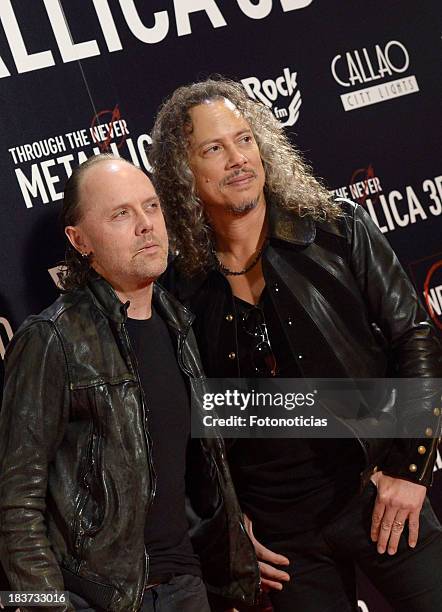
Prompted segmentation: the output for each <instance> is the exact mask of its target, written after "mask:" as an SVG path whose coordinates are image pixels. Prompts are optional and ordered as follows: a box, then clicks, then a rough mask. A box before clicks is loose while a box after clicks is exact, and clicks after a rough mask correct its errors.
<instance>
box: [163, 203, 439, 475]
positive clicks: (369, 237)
mask: <svg viewBox="0 0 442 612" xmlns="http://www.w3.org/2000/svg"><path fill="white" fill-rule="evenodd" d="M340 201H341V205H342V207H343V212H344V215H343V216H342V217H341V218H339V219H338V220H337V221H334V222H315V221H314V220H312V218H310V217H308V216H305V217H299V216H297V215H295V214H294V213H291V212H288V211H285V210H283V209H281V208H278V207H276V206H270V209H269V231H268V244H267V246H266V248H265V250H264V252H263V256H262V266H263V274H264V278H265V283H266V287H267V288H268V290H269V294H270V296H271V299H272V301H273V304H274V307H275V310H276V312H277V313H278V315H279V317H280V321H281V324H282V327H283V329H284V330H285V333H286V336H287V340H288V342H289V345H290V346H291V347H292V349H293V354H294V355H295V357H296V359H297V362H298V366H299V369H300V370H301V372H302V373H303V375H304V376H305V377H306V378H353V379H363V378H384V377H388V376H390V377H401V378H415V377H417V378H422V377H434V378H439V377H441V376H442V351H441V345H440V341H439V338H438V336H437V332H436V331H435V329H434V327H433V325H432V324H431V321H430V320H429V317H428V315H427V313H426V311H425V309H424V308H423V307H422V305H421V304H420V303H419V299H418V297H417V294H416V291H415V290H414V288H413V286H412V284H411V282H410V281H409V279H408V277H407V275H406V274H405V272H404V271H403V269H402V267H401V265H400V263H399V261H398V260H397V258H396V256H395V254H394V253H393V251H392V249H391V248H390V246H389V244H388V242H387V241H386V240H385V238H384V237H383V236H382V234H381V233H380V231H379V230H378V228H377V227H376V226H375V225H374V223H373V222H372V220H371V218H370V217H369V215H368V214H367V213H366V212H365V210H364V209H363V208H362V207H361V206H358V205H355V204H354V203H352V202H350V201H346V200H343V199H340ZM161 283H163V284H164V285H165V286H166V287H167V288H168V289H169V291H171V292H172V293H174V294H175V295H176V296H177V298H178V299H179V300H180V301H181V302H182V303H183V304H185V305H186V306H187V307H188V308H189V309H190V310H192V312H193V313H194V314H195V315H196V318H195V323H194V330H195V334H196V337H197V340H198V346H199V349H200V353H201V357H202V361H203V365H204V369H205V372H206V374H207V375H208V376H213V377H225V378H229V377H235V376H238V375H239V369H238V359H237V355H238V352H239V351H238V346H237V335H236V325H237V317H236V312H235V303H234V300H233V296H232V292H231V290H230V286H229V284H228V282H227V280H226V279H225V277H224V276H223V275H222V274H220V273H219V272H218V271H217V269H216V267H215V265H213V267H212V268H211V269H210V270H209V271H208V272H207V273H205V274H201V275H199V276H197V277H194V278H192V279H188V278H185V277H183V276H182V275H181V274H180V273H179V272H178V271H177V270H176V267H175V266H173V265H172V266H169V269H168V271H167V272H166V274H165V276H164V277H162V278H161ZM306 329H308V330H309V332H308V334H307V333H306V331H305V330H306ZM428 384H430V383H428ZM441 400H442V397H441V390H440V389H438V391H437V392H435V390H434V381H432V383H431V392H430V393H428V394H427V395H426V397H425V401H422V402H420V404H419V405H416V402H414V403H413V402H410V403H409V405H408V406H402V409H403V410H405V411H406V410H409V411H410V414H409V415H407V414H403V415H402V416H403V418H404V421H405V422H406V420H407V417H408V416H409V417H410V420H412V419H413V418H414V416H415V414H414V413H416V412H418V411H421V413H423V415H424V419H423V420H424V423H425V425H424V427H423V428H422V439H398V440H395V441H391V440H388V439H373V438H371V439H363V438H362V437H360V438H359V443H360V447H361V449H362V451H363V453H364V457H365V464H366V468H365V470H364V472H363V474H362V482H361V484H362V486H363V485H364V484H365V483H366V482H367V480H368V477H369V476H370V474H371V473H372V472H373V470H375V469H382V470H383V471H384V472H385V473H387V474H389V475H391V476H396V477H400V478H405V479H407V480H411V481H414V482H418V483H420V484H424V485H427V486H428V485H430V484H431V482H432V471H433V465H434V461H435V458H436V453H437V442H438V440H437V439H435V438H434V437H431V436H432V435H434V434H435V433H436V432H438V431H439V430H440V404H441ZM420 416H422V414H421V415H420ZM427 428H429V429H431V430H432V433H431V434H430V432H429V429H428V430H427ZM426 430H427V433H429V434H430V435H428V436H426V435H425V432H426ZM436 435H438V434H437V433H436ZM419 447H421V448H420V452H419V451H418V448H419ZM422 447H423V448H424V449H425V450H424V452H423V448H422Z"/></svg>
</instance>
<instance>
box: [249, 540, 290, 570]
mask: <svg viewBox="0 0 442 612" xmlns="http://www.w3.org/2000/svg"><path fill="white" fill-rule="evenodd" d="M254 547H255V552H256V556H257V557H258V559H259V560H260V561H269V562H270V563H274V564H275V565H290V561H289V560H288V559H287V557H284V555H279V554H278V553H275V552H273V551H272V550H270V549H269V548H266V547H265V546H263V545H262V544H260V543H259V542H258V540H255V541H254Z"/></svg>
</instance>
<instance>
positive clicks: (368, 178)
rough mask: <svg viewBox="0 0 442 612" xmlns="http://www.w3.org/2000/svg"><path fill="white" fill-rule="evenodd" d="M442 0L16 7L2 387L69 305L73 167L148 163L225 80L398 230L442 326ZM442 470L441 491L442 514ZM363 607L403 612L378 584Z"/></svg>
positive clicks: (318, 167)
mask: <svg viewBox="0 0 442 612" xmlns="http://www.w3.org/2000/svg"><path fill="white" fill-rule="evenodd" d="M441 12H442V11H441V3H440V0H425V1H423V2H419V3H416V2H414V1H413V0H390V2H388V6H386V3H385V2H384V1H383V0H372V1H371V2H369V3H367V2H365V1H364V0H353V2H346V3H343V2H338V1H337V0H335V1H333V0H224V1H221V0H151V1H150V2H146V1H145V0H82V2H78V1H75V0H33V1H32V2H30V1H29V0H1V1H0V22H1V26H0V129H1V135H2V142H1V145H0V161H1V166H0V167H1V172H0V189H1V194H2V209H1V219H2V221H1V229H0V231H1V240H0V249H1V259H0V261H1V268H0V394H1V382H2V378H3V368H2V365H3V364H2V360H3V357H4V352H5V346H6V344H7V342H8V340H9V339H10V338H11V337H12V335H13V333H14V332H15V330H16V329H17V327H18V326H19V325H20V324H21V322H22V321H23V320H24V318H25V317H26V316H28V315H29V314H31V313H35V312H38V311H40V310H41V309H42V308H44V307H45V306H46V305H48V304H49V303H50V302H52V301H53V300H54V299H55V297H56V296H57V293H58V289H57V286H56V280H57V275H56V272H57V265H58V264H59V262H60V260H61V259H62V258H63V252H64V245H63V236H62V232H61V229H60V228H59V227H58V213H59V209H60V202H61V199H62V197H63V185H64V183H65V180H66V178H67V177H68V176H69V175H70V173H71V171H72V169H73V168H74V167H76V166H77V165H78V164H80V163H82V162H83V161H84V160H85V159H87V158H88V157H90V156H92V155H94V154H97V153H99V152H101V151H112V152H114V153H116V154H119V155H121V156H123V157H125V158H127V159H129V160H132V161H133V162H134V163H135V164H137V165H139V166H140V167H142V168H145V169H149V164H148V160H147V156H146V152H145V151H146V147H148V145H149V143H150V136H149V134H150V130H151V128H152V125H153V120H154V116H155V113H156V110H157V108H158V106H159V105H160V103H161V102H162V101H163V100H164V99H165V97H167V96H168V95H169V94H171V92H172V91H173V90H174V89H175V88H176V87H177V86H178V85H181V84H184V83H189V82H192V81H195V80H198V79H201V78H205V77H207V76H209V75H213V74H222V75H225V76H227V77H231V78H234V79H239V80H241V81H242V83H243V85H244V87H245V89H246V91H247V92H248V94H249V95H250V96H251V97H252V98H255V99H257V100H260V101H261V102H262V103H264V104H265V105H266V106H268V107H269V108H271V109H272V112H273V113H274V114H275V116H276V117H277V118H278V119H279V121H280V122H281V123H282V124H283V125H284V126H285V129H286V130H287V132H288V133H289V135H290V137H291V138H292V139H293V142H294V143H296V145H297V146H298V147H299V149H300V150H301V151H302V152H303V153H304V155H305V156H306V158H307V159H308V160H309V161H310V162H311V164H312V166H313V168H314V171H315V173H316V174H317V175H318V176H321V177H323V179H324V181H325V182H326V184H327V186H328V187H329V189H330V190H331V191H333V192H334V193H336V194H337V195H340V196H345V197H349V198H352V199H353V200H355V201H357V202H359V203H360V204H362V205H363V206H365V207H366V209H367V211H368V212H369V214H370V215H371V217H372V218H373V220H374V221H375V223H376V224H377V225H378V226H379V228H380V230H381V231H382V232H383V233H384V234H385V235H386V237H387V239H388V240H389V241H390V243H391V244H392V246H393V248H394V249H395V251H396V252H397V254H398V256H399V258H400V260H401V262H402V263H403V265H404V267H405V269H406V270H407V272H408V273H409V274H410V277H411V279H412V280H413V282H414V283H415V286H416V288H417V291H418V293H419V296H420V297H421V299H422V301H423V303H424V304H425V305H426V306H427V308H428V311H429V313H430V315H431V317H432V319H433V321H434V323H435V325H437V326H438V328H439V329H442V245H441V241H440V238H441V219H442V168H441V163H440V160H441V155H440V147H439V144H440V131H438V130H437V126H438V124H439V120H440V87H441V78H440V74H441V56H440V42H441V39H440V19H441ZM441 467H442V462H441V460H440V457H439V459H438V464H437V466H436V471H437V473H436V474H435V484H434V487H433V490H432V496H433V500H434V503H435V507H436V511H437V512H438V513H439V515H440V516H441V515H442V479H441V476H440V474H439V473H438V470H439V469H440V468H441ZM360 605H361V610H363V611H365V612H366V611H369V612H373V611H376V612H384V611H386V610H388V606H387V605H386V604H384V603H383V602H382V601H381V600H380V599H379V596H378V594H377V593H375V591H374V590H373V589H372V587H371V586H370V585H368V583H367V582H366V580H365V579H364V580H363V582H362V583H361V604H360Z"/></svg>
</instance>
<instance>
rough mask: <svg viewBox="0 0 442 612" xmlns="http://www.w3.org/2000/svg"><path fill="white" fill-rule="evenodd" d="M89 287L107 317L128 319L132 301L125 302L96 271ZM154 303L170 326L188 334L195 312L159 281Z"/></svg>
mask: <svg viewBox="0 0 442 612" xmlns="http://www.w3.org/2000/svg"><path fill="white" fill-rule="evenodd" d="M88 289H89V291H90V292H91V294H92V299H93V301H94V303H95V305H96V306H97V308H98V309H99V310H101V311H102V312H103V313H104V314H105V315H106V316H107V317H109V318H110V319H112V320H113V321H115V322H116V323H120V324H121V323H124V322H125V321H126V319H127V310H128V308H129V305H130V301H129V300H128V301H127V302H126V303H125V304H123V303H122V302H121V301H120V299H119V298H118V296H117V294H116V293H115V290H114V289H113V287H112V286H111V285H110V283H108V281H107V280H105V279H104V278H103V277H102V276H100V275H99V274H97V273H94V274H93V276H92V278H91V280H90V281H89V282H88ZM153 303H154V305H155V307H156V308H157V310H158V312H159V314H160V316H161V317H162V318H163V320H164V321H165V322H166V323H167V324H168V325H169V326H171V327H173V328H174V329H175V330H176V331H177V332H179V333H181V334H184V335H186V334H187V332H188V330H189V328H190V326H191V324H192V321H193V319H194V316H193V314H192V313H191V312H190V311H189V310H187V308H185V307H184V306H182V305H181V304H180V303H179V302H178V301H177V300H176V299H175V298H174V297H173V296H172V295H171V294H170V293H169V292H167V291H166V290H165V289H163V287H161V286H160V285H158V284H157V283H155V284H154V291H153Z"/></svg>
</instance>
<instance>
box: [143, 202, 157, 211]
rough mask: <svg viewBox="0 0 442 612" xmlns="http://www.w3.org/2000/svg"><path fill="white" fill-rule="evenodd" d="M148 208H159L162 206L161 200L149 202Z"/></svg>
mask: <svg viewBox="0 0 442 612" xmlns="http://www.w3.org/2000/svg"><path fill="white" fill-rule="evenodd" d="M145 208H146V210H152V209H154V210H155V209H157V208H161V206H160V202H159V201H158V200H153V201H152V202H148V203H147V204H146V206H145Z"/></svg>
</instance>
